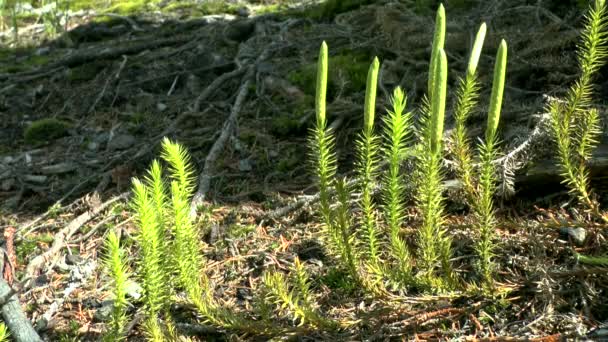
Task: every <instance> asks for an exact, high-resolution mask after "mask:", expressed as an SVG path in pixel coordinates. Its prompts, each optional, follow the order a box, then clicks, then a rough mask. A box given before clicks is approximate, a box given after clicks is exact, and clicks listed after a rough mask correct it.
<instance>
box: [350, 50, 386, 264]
mask: <svg viewBox="0 0 608 342" xmlns="http://www.w3.org/2000/svg"><path fill="white" fill-rule="evenodd" d="M379 66H380V63H379V62H378V59H377V58H375V59H374V61H373V62H372V64H371V66H370V68H369V73H368V76H367V89H366V92H365V112H364V119H363V120H364V124H363V131H362V132H361V135H360V136H359V139H357V142H356V146H357V166H356V169H357V175H358V177H359V188H360V190H361V201H360V203H359V206H360V208H361V215H362V218H361V227H362V228H363V232H362V234H360V235H361V238H362V240H363V241H365V242H366V243H367V246H366V247H367V248H366V253H365V255H366V256H367V258H368V261H369V263H370V265H372V266H376V265H378V263H379V239H378V234H379V229H378V226H377V224H378V223H377V221H376V208H375V204H374V202H373V198H372V195H373V194H372V192H373V187H374V182H375V180H376V176H377V170H378V150H379V148H380V147H379V140H378V137H377V136H376V135H375V134H374V114H375V106H376V85H377V80H378V70H379Z"/></svg>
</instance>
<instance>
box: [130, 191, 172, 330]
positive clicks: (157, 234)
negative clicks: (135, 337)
mask: <svg viewBox="0 0 608 342" xmlns="http://www.w3.org/2000/svg"><path fill="white" fill-rule="evenodd" d="M132 206H133V208H134V210H135V212H136V218H137V223H138V226H139V228H140V229H139V232H138V234H137V242H138V245H139V249H140V263H139V267H138V269H139V276H140V280H141V283H142V288H143V294H144V296H143V298H144V303H145V313H146V323H145V324H146V327H147V329H146V331H147V332H148V333H149V340H152V341H159V340H162V335H163V334H162V331H161V328H160V326H159V325H158V315H159V313H160V311H161V309H162V306H163V303H165V298H166V296H167V290H168V288H169V287H168V283H167V281H166V279H165V276H166V274H165V273H164V269H163V266H162V265H163V263H162V259H161V258H162V244H163V243H164V241H165V240H164V236H163V233H164V232H163V231H162V230H161V228H162V227H160V225H159V223H158V222H156V217H157V216H156V213H155V211H154V209H155V208H154V203H153V201H152V198H151V196H150V190H149V188H148V187H147V186H146V185H145V184H144V183H143V182H141V181H140V180H139V179H134V180H133V203H132Z"/></svg>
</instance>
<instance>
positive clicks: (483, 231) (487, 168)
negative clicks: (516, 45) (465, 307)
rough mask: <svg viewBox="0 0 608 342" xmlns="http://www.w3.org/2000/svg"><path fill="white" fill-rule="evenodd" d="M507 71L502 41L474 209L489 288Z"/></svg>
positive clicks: (481, 147)
mask: <svg viewBox="0 0 608 342" xmlns="http://www.w3.org/2000/svg"><path fill="white" fill-rule="evenodd" d="M506 68H507V43H506V42H505V41H504V40H502V41H501V43H500V47H499V48H498V52H497V54H496V65H495V66H494V80H493V82H492V94H491V96H490V109H489V112H488V123H487V128H486V140H485V142H482V143H480V144H479V146H478V150H479V156H480V164H481V165H480V167H479V190H478V194H477V197H476V199H475V200H476V204H475V206H474V210H475V214H476V218H477V225H478V226H479V228H478V230H479V235H480V236H479V238H478V240H477V241H476V244H475V250H476V252H477V255H478V257H479V270H480V274H481V277H482V279H483V281H484V284H485V285H486V286H487V287H492V284H493V272H494V266H493V264H492V258H493V257H494V249H495V242H494V241H493V240H494V235H495V230H496V217H495V214H494V200H493V197H494V194H495V193H496V183H497V179H496V173H497V170H496V165H495V164H494V160H496V158H497V156H498V138H497V137H496V131H497V129H498V122H499V119H500V110H501V106H502V95H503V92H504V84H505V73H506Z"/></svg>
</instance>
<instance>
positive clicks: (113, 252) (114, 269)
mask: <svg viewBox="0 0 608 342" xmlns="http://www.w3.org/2000/svg"><path fill="white" fill-rule="evenodd" d="M105 248H106V256H105V258H104V260H103V262H104V265H105V267H106V269H107V271H108V273H109V275H110V279H112V284H111V289H112V297H113V299H114V302H113V305H112V313H111V314H110V323H109V329H108V331H107V332H106V333H105V335H104V338H103V340H104V341H108V342H109V341H122V340H124V339H125V334H124V328H125V326H126V324H127V305H128V303H127V282H128V281H129V273H128V269H127V261H126V258H125V251H124V249H123V248H122V247H121V246H120V240H119V237H118V235H116V233H115V232H113V231H112V232H110V234H108V237H107V240H106V243H105ZM0 341H2V339H1V338H0Z"/></svg>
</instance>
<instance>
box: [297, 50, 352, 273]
mask: <svg viewBox="0 0 608 342" xmlns="http://www.w3.org/2000/svg"><path fill="white" fill-rule="evenodd" d="M328 59H329V58H328V52H327V44H326V43H325V42H323V43H322V44H321V48H320V51H319V60H318V63H317V90H316V96H315V111H316V122H315V126H314V127H313V128H312V131H311V139H310V141H309V146H310V151H311V152H310V158H311V160H312V162H313V168H314V175H315V176H316V177H317V184H318V187H319V206H320V212H321V219H322V221H323V230H324V231H325V234H324V235H325V236H326V237H327V243H328V246H329V247H330V250H331V251H332V252H333V253H334V254H336V255H337V256H338V257H339V258H340V260H341V261H342V262H343V263H344V265H346V268H347V269H348V272H349V273H350V274H351V276H352V277H353V279H359V277H358V272H357V267H358V257H357V253H356V251H355V250H354V245H355V236H354V234H353V232H352V225H351V223H352V222H351V219H350V216H349V201H350V192H349V189H348V188H347V186H346V182H340V181H336V168H337V157H336V152H335V138H334V135H333V132H331V130H330V129H329V128H328V127H327V118H326V94H327V74H328ZM334 186H335V187H336V190H337V195H338V206H337V209H335V212H334V209H333V208H332V207H331V201H332V191H333V187H334Z"/></svg>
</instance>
